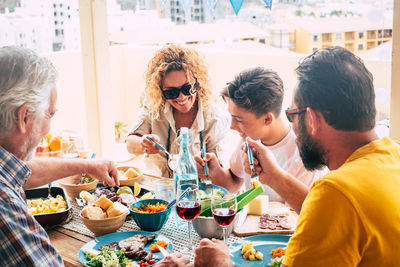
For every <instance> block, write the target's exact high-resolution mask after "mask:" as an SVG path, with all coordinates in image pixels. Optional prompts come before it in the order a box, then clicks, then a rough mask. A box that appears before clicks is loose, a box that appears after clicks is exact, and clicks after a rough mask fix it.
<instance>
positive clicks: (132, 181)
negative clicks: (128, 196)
mask: <svg viewBox="0 0 400 267" xmlns="http://www.w3.org/2000/svg"><path fill="white" fill-rule="evenodd" d="M129 168H132V169H134V170H135V171H137V172H138V173H139V176H136V177H134V178H131V179H127V178H126V177H124V176H122V175H121V174H120V173H119V176H118V178H119V184H120V185H129V186H133V185H134V184H135V183H140V181H142V178H143V173H142V171H141V170H140V169H139V168H136V167H133V166H118V167H117V170H121V171H123V172H126V171H127V170H128V169H129ZM124 178H125V179H124Z"/></svg>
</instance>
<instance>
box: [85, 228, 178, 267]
mask: <svg viewBox="0 0 400 267" xmlns="http://www.w3.org/2000/svg"><path fill="white" fill-rule="evenodd" d="M134 235H155V240H163V241H165V242H166V243H167V244H168V246H167V251H168V252H171V253H172V251H173V249H174V247H173V245H172V241H171V240H170V239H168V238H167V237H165V236H163V235H160V234H157V233H151V232H144V231H129V232H117V233H111V234H107V235H103V236H99V237H97V238H95V239H93V240H92V241H89V242H88V243H86V244H85V245H83V246H82V247H81V249H80V250H79V252H78V259H79V261H80V262H81V263H82V264H83V265H84V266H88V265H86V261H87V259H86V256H85V253H84V251H85V250H86V249H96V250H99V248H100V247H101V246H104V245H108V244H110V243H112V242H119V241H121V240H124V239H127V238H129V237H132V236H134ZM152 243H153V242H150V243H149V244H147V245H146V246H145V247H144V250H146V251H149V246H150V245H151V244H152ZM153 258H154V259H159V260H160V259H162V258H163V256H162V254H161V253H160V252H154V253H153Z"/></svg>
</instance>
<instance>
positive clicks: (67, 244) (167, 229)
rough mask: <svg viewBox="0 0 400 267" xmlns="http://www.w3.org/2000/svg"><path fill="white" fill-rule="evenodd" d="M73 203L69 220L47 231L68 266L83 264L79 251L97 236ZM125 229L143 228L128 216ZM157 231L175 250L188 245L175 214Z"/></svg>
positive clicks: (147, 179) (195, 237)
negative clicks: (175, 219)
mask: <svg viewBox="0 0 400 267" xmlns="http://www.w3.org/2000/svg"><path fill="white" fill-rule="evenodd" d="M156 179H158V178H156V177H152V176H148V175H143V179H142V182H141V184H142V185H143V187H145V188H146V189H152V188H151V186H152V182H153V181H154V180H156ZM71 204H72V211H73V212H72V217H71V219H70V220H69V222H68V223H66V224H64V225H60V226H57V227H55V228H52V229H48V230H47V233H48V235H49V237H50V241H51V243H52V244H53V245H54V246H55V247H56V248H57V250H58V251H59V253H60V254H61V256H62V258H63V260H64V263H65V265H66V266H82V264H81V263H80V262H79V260H78V252H79V250H80V248H81V247H82V246H83V245H84V244H85V243H87V242H89V241H91V240H93V239H94V238H95V235H94V234H93V233H92V232H90V231H89V230H88V229H87V228H86V226H85V225H84V224H83V222H82V221H81V219H80V218H79V213H80V211H81V209H82V208H81V207H78V206H77V205H76V202H75V201H72V200H71ZM171 215H173V214H171ZM123 231H141V230H140V228H139V227H138V226H137V225H136V223H135V222H134V221H133V220H132V218H131V217H130V216H128V217H127V220H126V221H125V223H124V225H123V226H122V227H121V228H120V229H119V230H118V231H117V232H123ZM157 233H159V234H162V235H164V236H166V237H167V238H169V239H170V240H171V241H172V243H173V245H174V251H180V250H181V248H182V247H184V246H185V245H187V241H188V230H187V226H186V225H185V227H184V228H178V227H177V226H176V224H175V222H174V216H170V218H169V220H168V222H167V223H166V224H165V226H164V227H163V229H161V230H160V231H158V232H157ZM191 233H192V241H193V244H194V246H197V245H198V244H199V242H200V240H201V238H200V237H199V235H198V234H197V233H196V232H195V231H194V230H193V227H192V231H191ZM238 239H241V238H240V237H236V236H234V235H233V234H232V235H231V236H230V237H229V238H228V240H227V241H228V245H229V244H231V243H233V242H235V241H236V240H238ZM191 259H192V260H193V255H191Z"/></svg>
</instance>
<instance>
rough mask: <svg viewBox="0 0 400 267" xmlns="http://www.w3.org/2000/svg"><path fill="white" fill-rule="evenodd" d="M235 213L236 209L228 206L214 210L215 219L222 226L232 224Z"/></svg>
mask: <svg viewBox="0 0 400 267" xmlns="http://www.w3.org/2000/svg"><path fill="white" fill-rule="evenodd" d="M235 215H236V211H234V210H231V209H227V208H220V209H215V210H214V211H213V217H214V220H215V221H216V222H217V223H218V224H219V225H221V226H228V225H230V224H231V223H232V222H233V219H235Z"/></svg>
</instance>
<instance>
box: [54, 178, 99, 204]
mask: <svg viewBox="0 0 400 267" xmlns="http://www.w3.org/2000/svg"><path fill="white" fill-rule="evenodd" d="M81 176H82V175H81V174H78V175H73V176H68V177H65V178H63V179H61V180H59V181H58V184H59V185H60V186H62V187H64V188H65V190H67V194H68V196H69V197H70V198H71V199H73V200H74V199H75V198H77V197H79V193H80V192H81V191H84V190H85V191H90V190H93V189H95V188H96V186H97V183H98V182H99V181H97V180H96V179H95V180H94V181H93V182H91V183H87V184H78V183H79V180H80V179H81ZM86 177H87V178H93V177H91V176H89V175H86Z"/></svg>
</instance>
